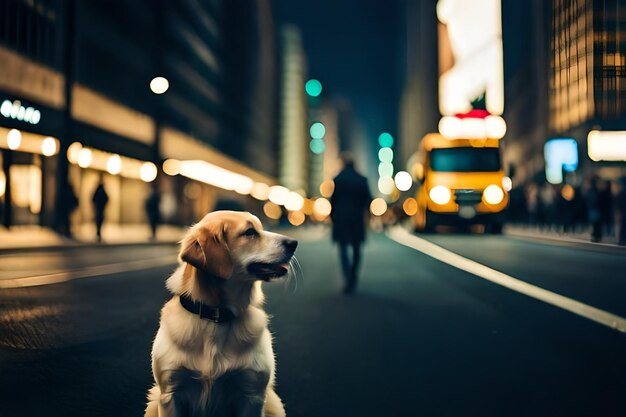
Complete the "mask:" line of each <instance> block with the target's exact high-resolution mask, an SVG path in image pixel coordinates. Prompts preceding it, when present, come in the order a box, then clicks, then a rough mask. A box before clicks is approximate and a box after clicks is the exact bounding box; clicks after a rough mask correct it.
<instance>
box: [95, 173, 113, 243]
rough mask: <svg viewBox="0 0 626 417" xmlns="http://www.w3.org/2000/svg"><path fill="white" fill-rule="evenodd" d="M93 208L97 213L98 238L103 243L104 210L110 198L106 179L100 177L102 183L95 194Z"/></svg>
mask: <svg viewBox="0 0 626 417" xmlns="http://www.w3.org/2000/svg"><path fill="white" fill-rule="evenodd" d="M92 201H93V207H94V209H95V212H96V236H97V237H98V242H101V241H102V224H103V223H104V209H105V208H106V205H107V203H108V202H109V196H108V195H107V192H106V190H105V189H104V177H103V175H102V174H101V175H100V182H99V183H98V186H97V187H96V191H94V193H93V198H92Z"/></svg>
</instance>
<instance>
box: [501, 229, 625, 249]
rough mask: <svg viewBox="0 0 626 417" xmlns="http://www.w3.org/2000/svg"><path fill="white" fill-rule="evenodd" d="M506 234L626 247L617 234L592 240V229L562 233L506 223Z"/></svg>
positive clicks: (600, 245) (599, 245) (601, 245)
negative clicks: (598, 240)
mask: <svg viewBox="0 0 626 417" xmlns="http://www.w3.org/2000/svg"><path fill="white" fill-rule="evenodd" d="M504 234H506V235H509V236H513V237H521V238H530V239H543V240H551V241H559V242H566V243H576V244H588V245H593V246H598V247H615V248H624V249H626V246H620V245H618V244H617V242H618V237H617V235H614V236H604V237H603V238H602V241H600V242H592V241H591V229H588V230H585V231H581V232H577V233H562V232H557V231H556V230H552V229H541V228H538V227H535V226H520V225H506V226H504Z"/></svg>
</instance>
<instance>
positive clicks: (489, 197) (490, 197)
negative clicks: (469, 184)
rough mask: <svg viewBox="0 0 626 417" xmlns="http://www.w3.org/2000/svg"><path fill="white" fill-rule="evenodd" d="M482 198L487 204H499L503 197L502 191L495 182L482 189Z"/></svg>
mask: <svg viewBox="0 0 626 417" xmlns="http://www.w3.org/2000/svg"><path fill="white" fill-rule="evenodd" d="M483 198H484V199H485V201H486V202H487V204H500V203H501V202H502V200H503V199H504V191H502V188H500V187H498V186H497V185H495V184H491V185H490V186H488V187H487V188H485V191H483Z"/></svg>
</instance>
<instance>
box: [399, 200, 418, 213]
mask: <svg viewBox="0 0 626 417" xmlns="http://www.w3.org/2000/svg"><path fill="white" fill-rule="evenodd" d="M402 210H404V212H405V213H406V215H407V216H414V215H415V214H416V213H417V200H416V199H414V198H413V197H409V198H407V199H406V200H404V203H402Z"/></svg>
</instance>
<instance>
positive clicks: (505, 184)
mask: <svg viewBox="0 0 626 417" xmlns="http://www.w3.org/2000/svg"><path fill="white" fill-rule="evenodd" d="M502 188H504V190H505V191H511V189H512V188H513V180H511V177H504V178H502Z"/></svg>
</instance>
